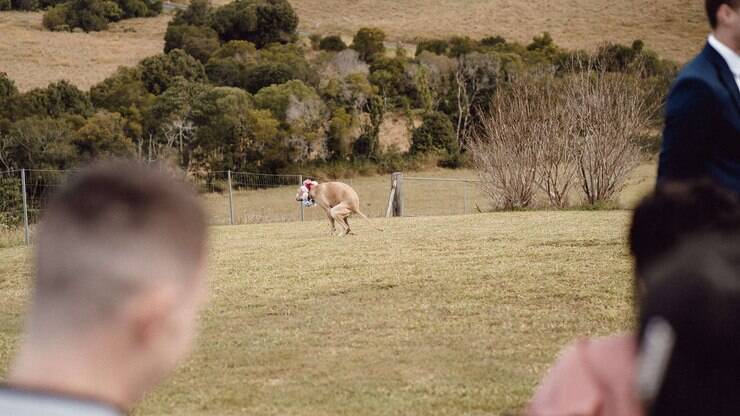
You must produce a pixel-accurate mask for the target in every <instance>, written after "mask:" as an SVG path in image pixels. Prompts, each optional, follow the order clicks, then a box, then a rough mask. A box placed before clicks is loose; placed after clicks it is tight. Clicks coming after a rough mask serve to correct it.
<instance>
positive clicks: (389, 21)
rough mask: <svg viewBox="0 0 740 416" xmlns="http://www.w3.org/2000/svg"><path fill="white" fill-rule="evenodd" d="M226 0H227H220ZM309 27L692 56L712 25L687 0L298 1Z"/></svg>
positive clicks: (681, 58) (697, 5) (404, 37)
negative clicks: (640, 43)
mask: <svg viewBox="0 0 740 416" xmlns="http://www.w3.org/2000/svg"><path fill="white" fill-rule="evenodd" d="M216 2H217V3H219V2H225V0H217V1H216ZM291 3H292V4H293V7H295V9H296V10H297V11H298V15H299V16H300V18H301V25H300V29H301V30H302V31H305V32H310V33H313V32H319V33H342V34H346V35H349V34H351V33H353V32H354V31H356V30H357V29H358V28H360V27H363V26H377V27H380V28H382V29H383V30H385V31H386V32H387V33H388V34H389V37H390V39H392V40H399V39H400V40H406V41H411V40H413V39H414V38H417V37H437V38H438V37H442V36H448V35H469V36H471V37H477V38H480V37H484V36H491V35H502V36H504V37H506V38H507V39H511V40H517V41H520V42H529V41H530V40H531V39H532V37H533V36H535V35H538V34H540V33H542V32H543V31H549V32H550V33H552V35H553V37H554V38H555V41H556V42H557V43H558V45H562V46H565V47H568V48H585V49H593V48H594V47H595V46H596V45H597V44H599V43H601V42H604V41H617V42H623V43H631V42H632V41H633V40H635V39H638V38H640V39H643V40H645V41H646V43H647V45H648V47H650V48H653V49H655V50H656V51H658V52H659V53H660V54H661V55H662V56H664V57H667V58H671V59H675V60H678V61H681V62H683V61H686V60H688V59H689V58H690V57H691V56H692V55H693V54H695V53H696V52H697V51H699V50H700V48H701V46H702V44H703V41H704V39H705V37H706V35H707V33H708V32H709V25H708V23H707V22H706V19H705V17H704V11H703V2H701V1H687V0H659V1H644V0H620V1H613V0H558V1H551V0H533V1H522V0H403V1H398V0H354V1H346V0H292V1H291Z"/></svg>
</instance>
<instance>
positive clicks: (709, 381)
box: [637, 237, 740, 416]
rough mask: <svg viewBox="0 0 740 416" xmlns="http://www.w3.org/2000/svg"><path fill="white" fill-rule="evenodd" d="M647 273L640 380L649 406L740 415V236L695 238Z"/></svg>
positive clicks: (660, 415)
mask: <svg viewBox="0 0 740 416" xmlns="http://www.w3.org/2000/svg"><path fill="white" fill-rule="evenodd" d="M648 274H649V277H648V279H647V285H646V286H647V290H646V291H645V296H644V298H643V301H642V305H641V307H640V310H641V313H640V355H639V364H638V375H639V378H638V383H637V384H638V387H639V393H640V398H641V400H642V402H643V404H644V405H645V414H646V415H649V416H674V415H682V416H704V415H712V416H736V415H740V397H739V396H738V391H739V390H738V389H740V359H738V351H740V326H739V325H738V320H740V240H738V239H737V238H735V239H727V238H722V237H714V238H711V239H708V240H697V241H692V242H689V243H687V245H685V246H684V247H682V249H681V250H679V251H678V252H676V253H675V254H674V255H673V256H671V257H670V258H669V259H667V260H665V261H664V262H663V263H661V264H660V265H659V266H658V267H655V268H653V269H652V270H651V271H649V272H648Z"/></svg>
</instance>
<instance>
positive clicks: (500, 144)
mask: <svg viewBox="0 0 740 416" xmlns="http://www.w3.org/2000/svg"><path fill="white" fill-rule="evenodd" d="M532 94H533V91H531V87H530V85H529V84H527V83H521V85H520V86H518V87H516V88H514V89H512V90H511V91H499V92H498V93H497V94H496V95H495V96H494V98H493V101H492V103H491V108H490V110H489V112H488V113H487V114H486V115H484V116H483V117H482V120H481V126H480V128H479V129H478V131H477V132H476V134H474V135H473V137H472V139H471V140H470V141H469V143H468V149H469V150H470V153H471V154H472V156H473V161H474V164H475V166H476V168H477V169H478V171H479V172H480V175H481V180H482V184H483V190H484V191H485V192H486V193H487V194H488V195H489V196H490V197H491V199H492V200H493V201H494V204H495V205H497V206H498V207H501V208H505V209H513V208H526V207H529V206H530V205H531V204H532V202H533V200H534V196H535V192H536V189H537V178H538V164H539V162H540V160H541V155H542V151H541V148H540V146H539V145H538V143H537V141H538V139H539V137H541V136H542V134H543V131H542V130H541V127H542V126H541V124H540V123H537V122H533V121H534V120H536V119H537V118H538V117H540V116H541V113H539V110H541V109H540V108H537V107H536V106H535V105H533V103H532V102H531V99H530V98H531V96H532Z"/></svg>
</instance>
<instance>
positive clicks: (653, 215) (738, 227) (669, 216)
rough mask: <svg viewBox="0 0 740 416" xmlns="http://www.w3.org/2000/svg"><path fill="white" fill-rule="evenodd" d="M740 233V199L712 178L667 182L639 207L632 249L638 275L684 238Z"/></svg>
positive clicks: (633, 229) (638, 279) (634, 214)
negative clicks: (714, 182)
mask: <svg viewBox="0 0 740 416" xmlns="http://www.w3.org/2000/svg"><path fill="white" fill-rule="evenodd" d="M708 233H722V234H726V235H734V236H740V201H739V200H738V198H737V196H736V195H735V194H733V193H731V192H729V191H727V190H725V189H724V188H721V187H719V186H717V185H715V184H713V183H712V182H710V181H696V182H675V183H665V184H662V185H660V186H659V187H658V188H656V190H655V192H653V193H652V194H651V195H649V196H647V197H645V198H644V199H643V200H642V201H641V202H640V204H639V205H638V206H637V207H636V208H635V211H634V213H633V217H632V225H631V227H630V235H629V240H630V251H631V252H632V255H633V257H634V259H635V275H636V278H637V281H638V284H640V283H639V282H640V281H642V280H643V278H644V274H645V270H647V269H648V268H649V267H650V266H651V265H652V264H653V263H655V262H656V261H659V260H661V259H662V258H663V257H664V256H666V255H668V254H670V253H671V252H672V251H673V250H675V249H676V248H677V247H678V246H679V245H680V244H681V243H682V242H683V241H684V240H686V239H689V238H695V237H697V236H699V235H702V234H708Z"/></svg>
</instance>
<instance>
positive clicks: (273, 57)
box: [206, 41, 318, 93]
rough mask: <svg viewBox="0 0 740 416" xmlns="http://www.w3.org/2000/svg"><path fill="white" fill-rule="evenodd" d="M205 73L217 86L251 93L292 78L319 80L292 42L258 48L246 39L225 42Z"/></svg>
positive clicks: (312, 81)
mask: <svg viewBox="0 0 740 416" xmlns="http://www.w3.org/2000/svg"><path fill="white" fill-rule="evenodd" d="M206 73H207V74H208V78H209V79H210V80H211V82H213V83H215V84H217V85H224V86H231V87H240V88H243V89H245V90H247V91H248V92H250V93H256V92H257V91H259V90H261V89H262V88H264V87H269V86H270V85H273V84H283V83H286V82H288V81H291V80H301V81H303V82H305V83H307V84H310V85H316V84H317V83H318V75H317V74H316V72H315V70H314V69H313V68H311V66H310V65H309V63H308V61H306V58H305V57H304V56H303V54H302V53H301V51H300V49H298V48H296V47H295V46H292V45H280V44H272V45H269V46H268V47H266V48H263V49H260V50H259V51H257V50H256V49H255V47H254V45H252V44H251V43H249V42H245V41H232V42H228V43H226V44H224V46H223V47H221V48H220V49H219V50H218V51H216V53H214V55H213V56H212V57H211V59H210V60H209V61H208V64H207V65H206Z"/></svg>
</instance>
